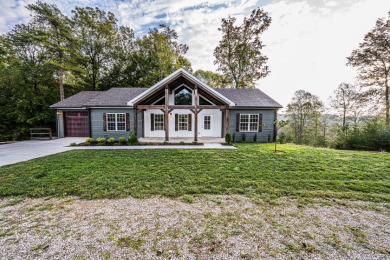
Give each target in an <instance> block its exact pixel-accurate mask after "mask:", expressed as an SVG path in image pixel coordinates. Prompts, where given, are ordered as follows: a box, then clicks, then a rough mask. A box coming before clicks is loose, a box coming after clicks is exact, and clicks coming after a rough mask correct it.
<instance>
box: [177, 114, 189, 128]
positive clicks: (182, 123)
mask: <svg viewBox="0 0 390 260" xmlns="http://www.w3.org/2000/svg"><path fill="white" fill-rule="evenodd" d="M179 130H188V115H187V114H185V115H179Z"/></svg>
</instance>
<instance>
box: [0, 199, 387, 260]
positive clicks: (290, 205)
mask: <svg viewBox="0 0 390 260" xmlns="http://www.w3.org/2000/svg"><path fill="white" fill-rule="evenodd" d="M192 200H193V201H192ZM183 201H186V202H183ZM13 204H15V205H13ZM0 205H3V206H2V208H0V255H1V256H2V259H13V258H16V259H31V258H36V259H47V258H51V259H85V258H86V259H98V258H99V259H159V258H172V259H179V258H186V259H197V258H199V259H211V258H218V259H237V258H247V259H251V258H264V259H268V258H269V259H274V258H277V259H289V258H294V259H298V258H302V259H319V258H323V259H388V258H389V257H390V214H389V213H390V209H389V207H390V205H386V204H380V203H367V202H354V201H347V200H319V199H318V200H307V199H306V200H295V199H276V200H261V199H255V198H248V197H242V196H236V195H234V196H233V195H231V196H201V197H194V198H191V197H185V198H184V199H183V198H182V199H168V198H157V197H156V198H150V199H134V198H127V199H118V200H92V201H84V200H79V199H77V198H64V199H25V200H22V201H18V200H13V201H12V200H9V199H3V200H0Z"/></svg>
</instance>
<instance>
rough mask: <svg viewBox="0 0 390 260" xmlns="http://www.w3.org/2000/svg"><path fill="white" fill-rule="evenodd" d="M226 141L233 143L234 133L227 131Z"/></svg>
mask: <svg viewBox="0 0 390 260" xmlns="http://www.w3.org/2000/svg"><path fill="white" fill-rule="evenodd" d="M225 142H226V143H227V144H231V143H232V135H231V134H230V133H226V135H225Z"/></svg>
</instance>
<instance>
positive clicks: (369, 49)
mask: <svg viewBox="0 0 390 260" xmlns="http://www.w3.org/2000/svg"><path fill="white" fill-rule="evenodd" d="M347 59H348V62H347V64H348V65H350V66H353V67H357V68H358V70H359V75H358V78H359V80H360V81H361V82H362V83H364V84H365V85H366V86H375V85H376V86H380V87H383V88H384V90H385V91H384V101H385V102H384V103H385V112H386V126H387V127H389V126H390V103H389V95H390V92H389V91H390V90H389V78H390V12H389V19H388V20H387V21H386V20H385V19H384V18H380V19H378V20H377V22H376V26H375V27H374V28H373V29H372V30H371V31H370V32H368V33H367V34H366V35H365V36H364V40H363V42H362V43H360V44H359V48H358V49H356V50H353V51H352V54H351V56H349V57H348V58H347Z"/></svg>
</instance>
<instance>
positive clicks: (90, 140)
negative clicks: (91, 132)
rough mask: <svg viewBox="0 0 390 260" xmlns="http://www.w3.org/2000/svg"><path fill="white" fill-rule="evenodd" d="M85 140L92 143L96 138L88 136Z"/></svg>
mask: <svg viewBox="0 0 390 260" xmlns="http://www.w3.org/2000/svg"><path fill="white" fill-rule="evenodd" d="M85 141H86V142H90V143H92V142H93V141H94V140H93V138H90V137H88V138H87V139H85Z"/></svg>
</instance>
